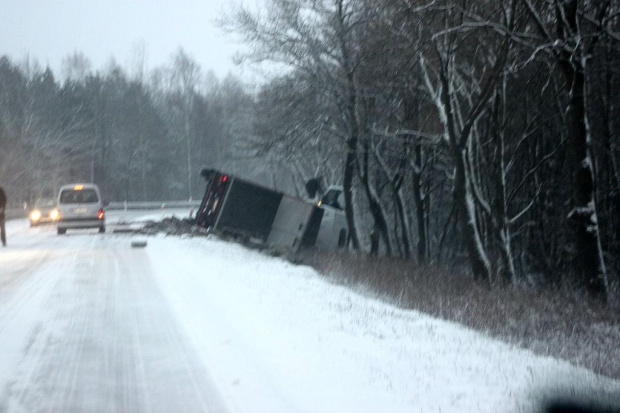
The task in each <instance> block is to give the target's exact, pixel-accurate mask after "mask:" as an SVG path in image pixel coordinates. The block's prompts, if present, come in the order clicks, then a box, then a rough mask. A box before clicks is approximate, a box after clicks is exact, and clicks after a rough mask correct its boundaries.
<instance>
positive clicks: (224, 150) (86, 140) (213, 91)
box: [0, 50, 253, 205]
mask: <svg viewBox="0 0 620 413" xmlns="http://www.w3.org/2000/svg"><path fill="white" fill-rule="evenodd" d="M131 71H132V73H131V74H129V73H128V70H126V69H124V68H122V67H120V66H118V65H116V64H114V63H111V64H110V65H109V66H108V67H107V68H106V69H104V70H101V71H94V70H92V69H91V67H90V63H89V61H88V59H87V57H86V56H84V55H83V54H80V53H76V54H74V55H71V56H69V57H67V58H66V59H65V60H64V61H63V70H62V75H61V76H58V75H57V74H55V73H53V72H52V70H51V69H50V68H49V67H47V68H42V67H41V66H40V65H38V64H37V63H36V61H33V60H31V59H27V60H22V61H19V62H12V61H11V60H10V59H9V58H8V57H6V56H5V57H1V58H0V185H3V186H4V187H5V188H6V189H7V192H8V193H9V195H10V196H9V198H10V201H11V203H12V204H13V205H15V204H20V203H22V202H33V201H34V200H36V199H37V198H40V197H50V196H54V195H55V194H56V191H57V189H58V187H59V186H60V185H62V184H64V183H68V182H95V183H97V184H98V185H99V186H100V187H101V188H102V192H103V194H104V196H105V197H106V198H107V199H109V200H128V201H142V200H162V199H187V198H189V197H194V198H196V197H200V196H201V195H202V193H203V191H204V186H203V183H202V182H201V179H200V176H199V171H200V167H202V166H203V165H211V166H214V165H218V164H219V166H224V164H225V163H226V161H225V159H227V157H228V156H229V154H230V148H229V144H230V143H231V142H232V139H231V138H230V137H231V136H232V135H233V134H235V133H236V131H237V129H238V128H241V127H244V125H249V116H250V114H251V109H252V104H253V98H252V97H251V96H250V95H249V94H248V93H246V92H245V91H244V86H243V85H242V84H241V81H240V80H238V79H235V78H234V77H232V76H229V77H227V78H226V79H224V80H222V81H220V80H218V79H217V78H216V77H215V76H214V75H213V74H211V73H207V74H203V73H202V72H201V68H200V67H199V66H198V65H197V64H196V63H195V62H194V61H193V60H192V58H191V57H189V56H188V55H187V54H185V53H184V52H183V51H182V50H179V51H178V53H177V54H175V55H174V56H173V59H172V61H171V64H170V67H162V68H159V69H156V70H152V71H149V72H148V73H147V72H146V71H145V70H144V68H143V67H138V68H132V70H131ZM246 129H247V127H246Z"/></svg>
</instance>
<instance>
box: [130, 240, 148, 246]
mask: <svg viewBox="0 0 620 413" xmlns="http://www.w3.org/2000/svg"><path fill="white" fill-rule="evenodd" d="M144 247H146V241H145V240H135V241H131V248H144Z"/></svg>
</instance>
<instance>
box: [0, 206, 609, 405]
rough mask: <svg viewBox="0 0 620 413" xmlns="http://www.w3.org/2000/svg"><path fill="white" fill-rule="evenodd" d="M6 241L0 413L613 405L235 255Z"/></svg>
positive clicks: (215, 248)
mask: <svg viewBox="0 0 620 413" xmlns="http://www.w3.org/2000/svg"><path fill="white" fill-rule="evenodd" d="M108 219H109V220H110V221H113V220H114V219H115V217H114V214H110V215H109V217H108ZM116 219H118V216H117V217H116ZM8 230H9V247H8V248H6V249H0V411H10V412H13V411H15V412H21V411H24V412H30V411H59V412H83V411H88V412H93V411H106V412H107V411H117V412H152V411H154V412H171V411H184V412H194V411H207V412H220V411H225V412H417V411H422V412H426V411H429V412H435V411H437V412H439V411H442V412H450V411H453V412H465V411H483V412H519V411H524V412H529V411H536V407H537V406H538V405H539V404H540V403H541V401H542V399H543V398H547V397H552V396H553V395H555V394H558V393H560V394H569V395H575V394H576V395H584V396H586V397H587V398H589V399H598V400H603V401H612V402H613V401H618V402H620V382H617V381H612V380H609V379H606V378H601V377H597V376H595V375H594V374H592V373H590V372H588V371H586V370H583V369H580V368H576V367H573V366H571V365H569V364H567V363H564V362H561V361H557V360H553V359H550V358H541V357H537V356H534V355H532V354H531V353H529V352H526V351H522V350H519V349H515V348H512V347H510V346H508V345H505V344H502V343H499V342H497V341H494V340H491V339H488V338H486V337H484V336H482V335H480V334H477V333H474V332H471V331H469V330H467V329H464V328H462V327H460V326H457V325H454V324H451V323H446V322H443V321H439V320H435V319H433V318H430V317H428V316H426V315H423V314H420V313H417V312H415V311H402V310H398V309H395V308H393V307H390V306H389V305H386V304H383V303H379V302H376V301H373V300H370V299H368V298H364V297H361V296H359V295H357V294H355V293H352V292H350V291H348V290H346V289H344V288H342V287H338V286H335V285H332V284H329V283H327V282H325V281H324V280H323V279H322V278H321V277H319V276H318V275H317V274H316V273H315V272H314V271H313V270H312V269H310V268H307V267H303V266H294V265H291V264H289V263H286V262H284V261H282V260H279V259H276V258H270V257H265V256H263V255H260V254H259V253H256V252H253V251H248V250H246V249H244V248H243V247H241V246H238V245H234V244H229V243H225V242H221V241H218V240H215V239H203V238H200V239H189V238H187V239H186V238H176V237H163V236H160V237H152V238H148V246H147V247H146V248H145V249H132V248H130V242H131V240H132V239H133V238H131V237H130V236H128V235H117V234H111V233H107V234H97V233H96V231H82V232H74V233H71V232H69V233H68V234H67V235H66V236H62V237H59V236H57V235H56V233H55V231H54V228H53V227H51V226H50V227H41V228H36V229H29V228H28V224H27V222H26V221H11V222H9V223H8Z"/></svg>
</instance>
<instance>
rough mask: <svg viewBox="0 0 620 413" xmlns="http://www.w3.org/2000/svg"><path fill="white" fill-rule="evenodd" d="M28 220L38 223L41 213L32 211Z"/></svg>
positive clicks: (36, 210)
mask: <svg viewBox="0 0 620 413" xmlns="http://www.w3.org/2000/svg"><path fill="white" fill-rule="evenodd" d="M30 219H31V220H32V221H38V220H40V219H41V211H39V210H38V209H35V210H34V211H32V212H31V213H30Z"/></svg>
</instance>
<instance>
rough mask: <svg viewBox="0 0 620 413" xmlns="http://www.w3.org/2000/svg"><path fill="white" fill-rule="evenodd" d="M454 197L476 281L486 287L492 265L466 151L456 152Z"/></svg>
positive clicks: (489, 281) (488, 282)
mask: <svg viewBox="0 0 620 413" xmlns="http://www.w3.org/2000/svg"><path fill="white" fill-rule="evenodd" d="M453 152H455V153H454V156H453V158H454V162H455V176H454V195H455V202H456V206H457V209H458V217H459V221H460V224H461V231H462V234H463V241H464V242H465V247H466V249H467V255H468V257H469V262H470V265H471V268H472V272H473V274H474V279H475V280H476V281H478V282H480V283H482V284H484V285H490V283H491V263H490V262H489V259H488V257H487V254H486V251H485V250H484V246H483V245H482V238H481V236H480V231H479V229H478V217H477V214H476V205H475V203H474V202H475V201H474V194H473V188H472V187H471V185H472V183H471V176H469V174H468V173H467V169H468V168H467V166H466V162H467V153H466V149H462V150H460V151H459V150H458V149H456V150H454V149H453Z"/></svg>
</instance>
